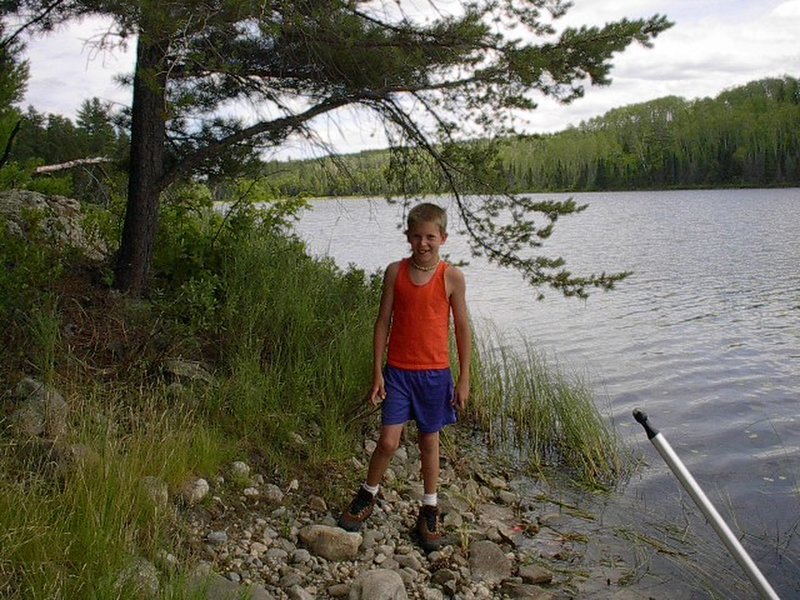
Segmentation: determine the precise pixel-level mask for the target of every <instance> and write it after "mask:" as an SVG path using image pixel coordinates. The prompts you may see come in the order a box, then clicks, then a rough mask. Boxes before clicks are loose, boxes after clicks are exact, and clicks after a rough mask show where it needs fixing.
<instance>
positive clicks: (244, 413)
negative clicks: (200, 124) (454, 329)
mask: <svg viewBox="0 0 800 600" xmlns="http://www.w3.org/2000/svg"><path fill="white" fill-rule="evenodd" d="M200 214H201V215H202V216H200V217H198V216H194V217H190V216H188V214H183V213H181V214H179V215H172V218H170V215H169V214H167V215H166V216H165V222H164V223H163V227H164V228H169V235H165V236H163V237H162V239H161V240H160V246H159V252H160V255H159V256H158V257H157V260H156V262H155V264H156V265H157V269H156V273H155V281H156V285H155V287H154V289H153V291H152V295H151V298H150V299H149V300H134V299H128V298H125V297H119V296H115V295H113V294H111V293H110V292H109V291H108V290H104V289H102V288H98V287H97V286H96V285H95V284H92V283H91V282H90V278H89V277H88V276H83V277H81V276H79V275H76V274H75V273H78V272H79V271H76V270H75V269H71V268H70V266H69V265H65V268H64V271H63V272H64V274H65V277H66V279H65V280H63V281H62V280H61V279H59V278H57V277H50V276H47V273H46V269H47V268H49V267H48V265H47V263H46V261H42V262H41V264H39V263H36V264H34V263H30V265H28V267H26V268H29V269H31V270H32V271H35V272H32V275H33V277H32V278H31V279H30V280H31V281H38V282H40V285H39V286H38V287H35V288H32V287H31V286H23V285H22V284H21V283H20V282H21V281H22V279H20V278H10V277H9V278H6V279H3V278H0V297H2V298H5V299H6V301H7V303H6V305H4V306H3V314H5V315H11V318H12V322H11V323H10V325H9V327H8V328H7V329H6V333H5V335H11V334H9V333H8V332H12V333H13V335H14V336H18V335H21V336H24V338H25V339H16V338H15V340H14V342H15V344H14V345H13V346H12V345H11V344H0V379H2V381H3V382H4V386H3V387H4V388H11V387H13V385H14V384H15V383H16V381H18V380H19V379H20V378H21V376H22V375H23V374H27V375H32V376H35V377H37V378H40V379H42V380H44V381H47V382H48V383H50V384H52V385H54V386H55V387H56V388H58V389H59V390H60V391H61V392H62V393H63V394H64V396H65V398H66V399H67V402H68V404H69V406H70V420H71V423H70V432H69V434H68V438H67V439H65V440H62V442H63V445H64V446H65V447H72V448H73V449H77V450H79V451H80V456H81V457H82V459H80V460H75V461H72V462H71V463H70V465H71V467H70V468H68V469H60V470H54V469H53V468H52V466H51V463H50V461H48V460H46V458H47V456H44V457H43V456H42V453H43V450H42V448H41V447H39V448H38V450H36V448H34V450H33V451H32V452H28V451H27V449H26V448H25V447H24V445H21V444H20V443H19V441H18V440H16V439H15V438H14V437H13V436H12V435H11V434H10V432H9V431H7V430H6V429H7V427H6V425H5V424H3V423H2V422H0V597H3V598H14V599H16V598H19V599H22V598H25V599H28V598H43V599H44V598H59V597H61V598H92V599H100V598H116V597H120V590H119V589H118V588H117V587H116V585H117V583H116V582H117V574H118V573H119V572H120V571H121V570H123V569H124V568H125V567H126V566H127V565H129V564H130V562H131V561H132V560H134V559H135V558H137V557H143V558H146V559H149V560H154V559H155V557H156V556H157V555H158V553H159V551H163V550H168V551H171V552H174V551H175V549H176V547H177V544H176V540H175V538H176V536H177V535H179V531H180V527H179V525H178V523H177V521H176V513H175V504H174V503H171V504H170V508H169V509H167V510H164V509H159V508H157V507H156V506H155V505H154V504H153V503H152V501H151V500H150V499H149V497H148V496H147V494H145V493H144V492H143V487H142V480H143V479H144V478H145V477H158V478H160V479H162V480H163V481H165V482H166V483H167V485H168V487H169V490H170V494H171V496H173V497H174V496H175V495H176V494H177V493H178V490H179V489H180V487H181V485H182V484H183V483H184V482H185V481H186V480H187V478H189V477H190V476H193V475H197V476H203V477H206V478H211V477H213V476H214V475H216V474H218V473H220V472H221V471H223V470H224V468H225V467H226V465H228V464H229V463H230V462H231V461H233V460H238V459H241V460H245V461H247V462H249V463H250V464H252V465H253V466H255V467H256V468H257V469H260V470H262V472H270V473H272V472H277V473H278V474H279V475H280V476H282V477H285V478H287V479H288V478H290V477H291V478H294V477H297V478H299V479H301V482H302V483H301V485H302V486H303V489H305V490H308V491H309V492H310V493H313V492H316V493H321V494H324V495H327V496H329V497H337V495H339V491H337V490H335V489H332V486H335V485H337V480H336V478H335V477H336V473H337V472H338V473H344V474H345V477H344V478H343V479H342V480H341V481H346V482H348V478H347V476H349V475H352V473H350V472H349V471H350V469H349V468H348V467H347V466H346V459H347V458H348V457H350V456H352V454H353V452H354V449H355V448H356V447H358V446H359V445H360V444H361V443H362V442H363V439H364V435H365V434H366V433H368V432H369V431H370V429H371V427H373V426H374V424H375V423H374V420H367V419H365V418H364V407H365V401H366V394H367V392H368V389H369V386H370V385H371V360H372V352H371V346H372V327H373V323H374V318H375V313H376V311H377V305H378V295H379V280H378V278H376V277H369V276H367V275H366V274H365V273H363V272H362V271H359V270H357V269H349V270H342V269H339V268H337V267H336V266H335V265H333V264H332V263H331V262H330V261H325V260H322V261H320V260H316V259H312V258H310V257H308V256H307V255H306V254H305V252H304V248H303V245H302V244H300V243H299V242H298V241H297V240H293V239H291V238H288V237H286V236H284V235H280V234H278V233H276V230H275V227H273V226H272V225H269V224H270V223H272V224H273V225H274V220H273V221H270V222H269V223H267V225H269V226H266V225H264V222H260V221H259V220H258V218H257V216H255V215H251V216H250V217H248V216H247V215H244V216H242V215H237V216H235V217H234V218H232V219H228V220H227V222H223V221H222V219H221V217H220V216H219V215H216V214H214V213H202V212H201V213H200ZM191 219H201V221H202V222H200V223H197V222H195V221H192V220H191ZM278 221H279V219H278ZM226 223H227V225H226ZM231 223H235V228H234V227H230V228H226V227H228V225H230V224H231ZM259 223H261V224H259ZM0 237H2V234H0ZM0 241H2V240H0ZM6 245H8V244H6ZM0 247H1V246H0ZM37 273H38V275H39V276H36V275H37ZM20 277H21V275H20ZM25 277H26V278H27V277H28V274H26V275H25ZM70 277H71V279H70ZM26 280H27V279H26ZM23 292H24V293H23ZM69 323H72V324H74V325H76V326H77V333H75V334H72V335H71V336H69V337H67V336H65V335H64V334H63V331H65V329H64V326H65V325H67V324H69ZM0 341H5V340H4V339H0ZM492 343H494V344H495V345H497V342H496V340H489V339H484V340H480V341H479V343H478V349H477V352H476V354H477V357H476V361H475V365H474V368H473V375H474V381H473V386H472V400H471V402H470V404H469V418H470V420H471V421H472V422H473V423H475V424H476V425H478V426H479V427H480V428H481V429H483V430H484V431H485V432H486V433H487V438H488V440H489V442H490V443H491V444H492V445H495V446H498V445H506V446H508V447H510V448H513V449H516V450H515V451H516V452H518V453H520V456H524V459H525V460H526V461H527V462H528V463H529V464H530V465H532V466H533V468H535V469H537V470H541V469H543V468H544V467H545V466H558V467H563V468H564V469H565V470H567V471H568V472H569V473H571V474H573V475H574V476H575V477H576V478H578V479H581V480H584V481H588V482H590V483H594V484H597V483H598V482H601V481H602V482H607V481H608V480H609V478H611V477H613V476H614V475H615V474H617V473H618V472H619V471H620V468H621V465H620V458H619V455H618V454H617V451H618V447H617V441H616V438H615V436H614V434H613V432H612V431H611V430H610V428H609V427H608V426H607V424H605V422H604V420H603V419H602V418H601V416H600V415H599V413H598V411H597V409H596V408H595V406H594V404H593V401H592V397H591V394H590V393H589V391H588V389H587V388H586V386H585V385H583V384H581V383H580V382H574V381H568V380H567V378H566V377H565V376H564V375H563V374H561V372H559V371H558V370H557V369H554V368H552V367H551V366H550V365H547V364H545V363H544V361H543V360H541V358H540V356H539V355H538V354H537V353H536V352H535V351H534V349H533V348H532V347H530V346H526V347H525V350H524V351H523V352H521V353H520V352H512V351H510V350H508V349H507V348H505V347H503V346H501V348H503V349H501V350H492V345H490V344H492ZM20 349H22V350H20ZM177 356H181V357H183V358H188V359H194V360H198V361H200V362H202V363H203V364H204V365H206V366H207V367H208V369H209V370H210V371H212V373H213V381H212V382H211V383H196V384H193V385H187V386H186V387H184V388H183V389H182V390H179V391H177V392H175V391H174V390H170V388H169V387H168V385H167V383H168V382H167V381H165V380H164V378H163V376H162V374H161V370H160V367H161V365H162V363H163V360H164V359H165V358H169V357H177ZM0 401H2V403H3V407H2V408H3V409H4V410H3V414H8V413H9V412H11V410H12V405H11V400H10V399H9V398H7V397H0ZM293 434H298V435H300V436H301V437H302V438H303V439H305V440H306V442H307V443H306V444H305V446H303V447H302V449H298V451H297V452H294V451H293V452H287V451H286V449H287V447H290V446H289V444H292V443H293V442H292V437H293ZM339 485H341V483H339ZM23 499H24V501H23ZM185 575H186V573H179V574H177V575H175V576H174V578H172V579H167V580H166V581H165V582H162V584H164V590H163V594H162V596H163V597H165V598H181V597H183V592H182V589H183V588H182V581H183V580H184V579H185Z"/></svg>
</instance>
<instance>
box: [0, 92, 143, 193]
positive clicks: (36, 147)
mask: <svg viewBox="0 0 800 600" xmlns="http://www.w3.org/2000/svg"><path fill="white" fill-rule="evenodd" d="M115 119H116V115H115V114H114V112H113V110H112V107H111V105H110V104H108V103H103V102H101V101H100V100H99V99H97V98H92V99H91V100H85V101H84V102H83V104H82V105H81V109H80V110H79V112H78V119H77V124H75V123H73V122H72V121H71V120H70V119H68V118H66V117H63V116H61V115H55V114H49V115H45V114H42V113H39V112H37V111H36V109H34V108H33V107H29V108H28V110H27V112H26V113H24V114H22V115H20V116H19V121H20V129H19V133H18V134H17V136H16V138H15V140H14V145H13V147H12V148H11V153H10V155H9V158H10V160H11V161H12V162H11V163H10V166H16V168H17V169H22V170H23V171H24V172H25V173H26V174H27V175H28V177H26V178H25V179H19V178H17V180H16V181H15V182H14V184H13V185H10V184H9V185H7V188H11V187H16V188H19V189H32V190H35V191H40V192H42V193H47V194H60V195H64V196H69V197H74V198H77V199H80V200H83V201H85V202H91V203H96V204H103V205H106V206H107V205H108V204H109V203H110V201H111V197H112V196H114V195H120V194H121V193H122V192H123V191H124V189H125V185H126V182H127V180H126V177H125V173H124V172H123V171H122V170H121V169H120V165H121V164H122V162H123V158H124V157H125V156H126V155H127V151H128V138H127V135H126V134H125V133H124V132H123V131H121V130H120V129H118V128H117V127H116V126H115V124H114V122H115ZM96 157H105V158H108V159H109V160H110V161H114V162H108V163H102V164H98V165H83V166H79V167H75V168H72V169H69V170H65V171H58V172H56V173H55V174H45V175H35V174H34V172H33V169H34V168H35V166H40V165H54V164H61V163H66V162H68V161H72V160H76V159H85V158H96ZM0 173H2V171H0ZM2 185H4V184H3V182H2V179H0V186H2Z"/></svg>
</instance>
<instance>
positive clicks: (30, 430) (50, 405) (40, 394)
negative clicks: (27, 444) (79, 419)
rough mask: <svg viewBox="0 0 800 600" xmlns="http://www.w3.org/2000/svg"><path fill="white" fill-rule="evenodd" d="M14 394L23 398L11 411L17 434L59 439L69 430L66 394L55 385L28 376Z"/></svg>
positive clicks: (18, 385) (28, 436)
mask: <svg viewBox="0 0 800 600" xmlns="http://www.w3.org/2000/svg"><path fill="white" fill-rule="evenodd" d="M15 396H16V397H17V398H18V399H19V400H20V402H19V404H18V406H17V408H16V410H14V412H13V413H12V414H11V423H12V429H13V431H14V432H15V434H16V435H18V436H19V437H22V438H32V437H45V438H48V439H56V438H59V437H62V436H64V435H65V434H66V433H67V413H68V410H69V409H68V406H67V403H66V401H65V400H64V397H63V396H62V395H61V394H59V393H58V391H56V390H55V389H54V388H52V387H51V386H48V385H44V384H42V383H40V382H38V381H36V380H35V379H31V378H25V379H23V380H22V381H20V383H19V384H17V387H16V390H15Z"/></svg>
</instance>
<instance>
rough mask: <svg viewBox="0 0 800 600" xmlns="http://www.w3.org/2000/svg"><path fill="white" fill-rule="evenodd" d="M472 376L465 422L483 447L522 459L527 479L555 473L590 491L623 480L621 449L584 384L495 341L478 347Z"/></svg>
mask: <svg viewBox="0 0 800 600" xmlns="http://www.w3.org/2000/svg"><path fill="white" fill-rule="evenodd" d="M471 375H472V378H473V393H472V399H471V401H470V402H469V404H468V405H467V411H466V416H467V418H468V419H469V420H470V421H471V422H473V423H474V424H476V426H477V427H478V428H479V429H480V430H481V431H484V432H486V436H487V440H488V443H489V445H490V446H493V447H496V448H498V449H500V450H504V451H506V452H509V451H510V452H511V453H512V454H513V455H515V456H517V457H518V458H521V459H522V460H523V461H525V462H526V463H527V464H528V467H529V469H530V470H531V472H532V473H536V474H538V473H542V472H558V473H560V474H561V475H562V476H564V475H566V476H569V477H572V478H574V480H575V481H576V482H579V483H580V484H581V485H586V486H589V487H593V488H607V487H609V486H613V485H615V484H616V483H618V482H619V481H620V480H621V479H622V478H624V477H625V475H626V472H627V471H628V470H629V469H630V465H628V464H626V457H625V454H624V452H623V451H622V445H621V442H620V440H619V439H618V438H617V436H616V432H615V431H614V429H613V427H612V425H611V424H609V423H608V422H607V421H606V420H605V419H604V418H603V417H602V415H601V414H600V413H599V411H598V410H597V407H596V406H595V403H594V400H593V398H592V393H591V391H590V390H589V387H588V385H587V383H586V382H585V381H582V380H581V379H580V378H577V377H574V376H573V377H568V376H567V374H566V373H565V372H564V371H563V369H562V368H561V367H560V366H559V365H557V364H553V363H552V362H548V361H546V360H545V359H544V358H543V357H542V355H541V354H540V353H538V352H537V351H536V350H535V349H534V348H533V347H532V346H531V345H530V344H528V343H527V342H525V343H524V345H523V346H522V348H521V349H520V350H515V349H513V347H512V346H510V345H509V344H508V343H507V341H506V340H503V339H502V338H501V337H500V336H498V335H496V334H495V335H494V336H487V337H484V338H482V339H480V340H479V343H478V345H477V352H476V360H475V366H474V368H473V369H472V371H471Z"/></svg>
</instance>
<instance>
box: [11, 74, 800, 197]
mask: <svg viewBox="0 0 800 600" xmlns="http://www.w3.org/2000/svg"><path fill="white" fill-rule="evenodd" d="M21 117H22V118H21V119H20V120H19V123H20V126H19V128H18V131H17V133H16V135H15V139H14V144H13V150H12V151H10V152H9V158H10V160H9V161H7V164H6V165H4V166H3V167H2V168H0V187H2V188H9V187H31V188H33V189H38V190H41V191H48V192H54V193H61V194H65V195H73V196H76V197H79V198H83V199H86V200H93V201H94V202H97V201H98V200H100V201H103V199H104V198H106V197H107V196H108V195H109V193H110V192H109V188H110V187H112V186H113V181H114V179H117V180H119V177H120V176H121V173H122V172H124V170H125V164H124V163H125V160H126V159H125V157H126V156H127V147H128V140H129V138H128V134H127V132H126V129H125V126H124V122H123V119H122V118H121V116H120V115H118V114H115V113H114V112H113V110H112V108H111V106H110V105H107V104H104V103H103V102H101V101H100V100H98V99H97V98H93V99H90V100H86V101H85V102H84V103H83V106H82V107H81V109H80V111H79V113H78V117H77V119H76V122H75V123H73V122H72V121H71V120H70V119H69V118H67V117H64V116H62V115H55V114H43V113H40V112H38V111H37V110H36V109H35V108H34V107H28V109H27V111H26V112H24V113H22V115H21ZM475 143H476V144H477V143H478V142H475ZM485 143H487V144H489V143H495V144H500V145H501V151H500V153H499V156H500V161H501V164H499V165H497V168H496V170H497V172H498V177H497V181H496V185H497V186H498V187H503V186H505V190H504V191H509V192H514V193H519V192H554V191H600V190H635V189H677V188H701V187H776V186H777V187H791V186H797V185H800V80H798V79H797V78H794V77H789V76H786V77H783V78H774V79H762V80H758V81H753V82H750V83H748V84H746V85H743V86H740V87H736V88H732V89H729V90H726V91H724V92H722V93H720V94H719V95H718V96H717V97H716V98H703V99H697V100H691V101H690V100H685V99H682V98H678V97H675V96H669V97H665V98H660V99H657V100H653V101H650V102H645V103H641V104H632V105H629V106H624V107H620V108H616V109H614V110H611V111H609V112H607V113H606V114H604V115H602V116H600V117H596V118H594V119H591V120H589V121H586V122H583V123H581V124H580V125H579V126H578V127H573V128H569V129H566V130H564V131H561V132H558V133H555V134H550V135H532V136H519V137H516V138H513V139H503V140H494V141H493V142H485ZM87 157H105V158H108V159H109V160H108V161H107V162H102V163H99V164H97V165H93V166H91V167H89V166H86V167H84V168H79V169H69V170H66V169H65V170H63V171H55V172H51V173H48V174H46V175H45V174H38V175H37V174H36V172H35V168H36V167H37V166H40V165H52V164H63V163H66V162H68V161H72V160H76V159H81V158H87ZM256 169H257V171H258V172H259V177H258V179H259V181H258V189H259V192H260V195H261V197H262V198H263V197H269V198H280V197H297V196H313V197H320V196H358V195H370V196H375V195H384V194H396V193H437V192H442V191H444V190H445V189H446V184H445V182H444V181H443V180H442V179H441V176H440V174H439V173H437V171H436V170H435V169H434V168H432V167H431V166H430V165H428V164H426V163H425V162H424V161H422V160H419V157H415V156H414V155H413V154H412V153H411V152H409V153H408V154H407V155H406V156H403V153H398V152H395V154H394V155H392V154H391V153H390V152H389V151H388V150H369V151H365V152H360V153H356V154H346V155H343V156H337V157H326V158H323V159H318V160H302V161H290V162H276V161H272V162H265V163H263V164H262V165H260V166H257V167H256ZM398 173H402V175H399V174H398ZM208 183H210V184H212V185H211V188H212V191H214V192H215V193H216V195H217V196H218V197H219V198H221V199H224V198H226V197H229V196H230V194H231V190H230V186H227V185H222V184H221V183H218V182H214V181H213V179H209V181H208ZM117 185H119V181H117Z"/></svg>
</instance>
